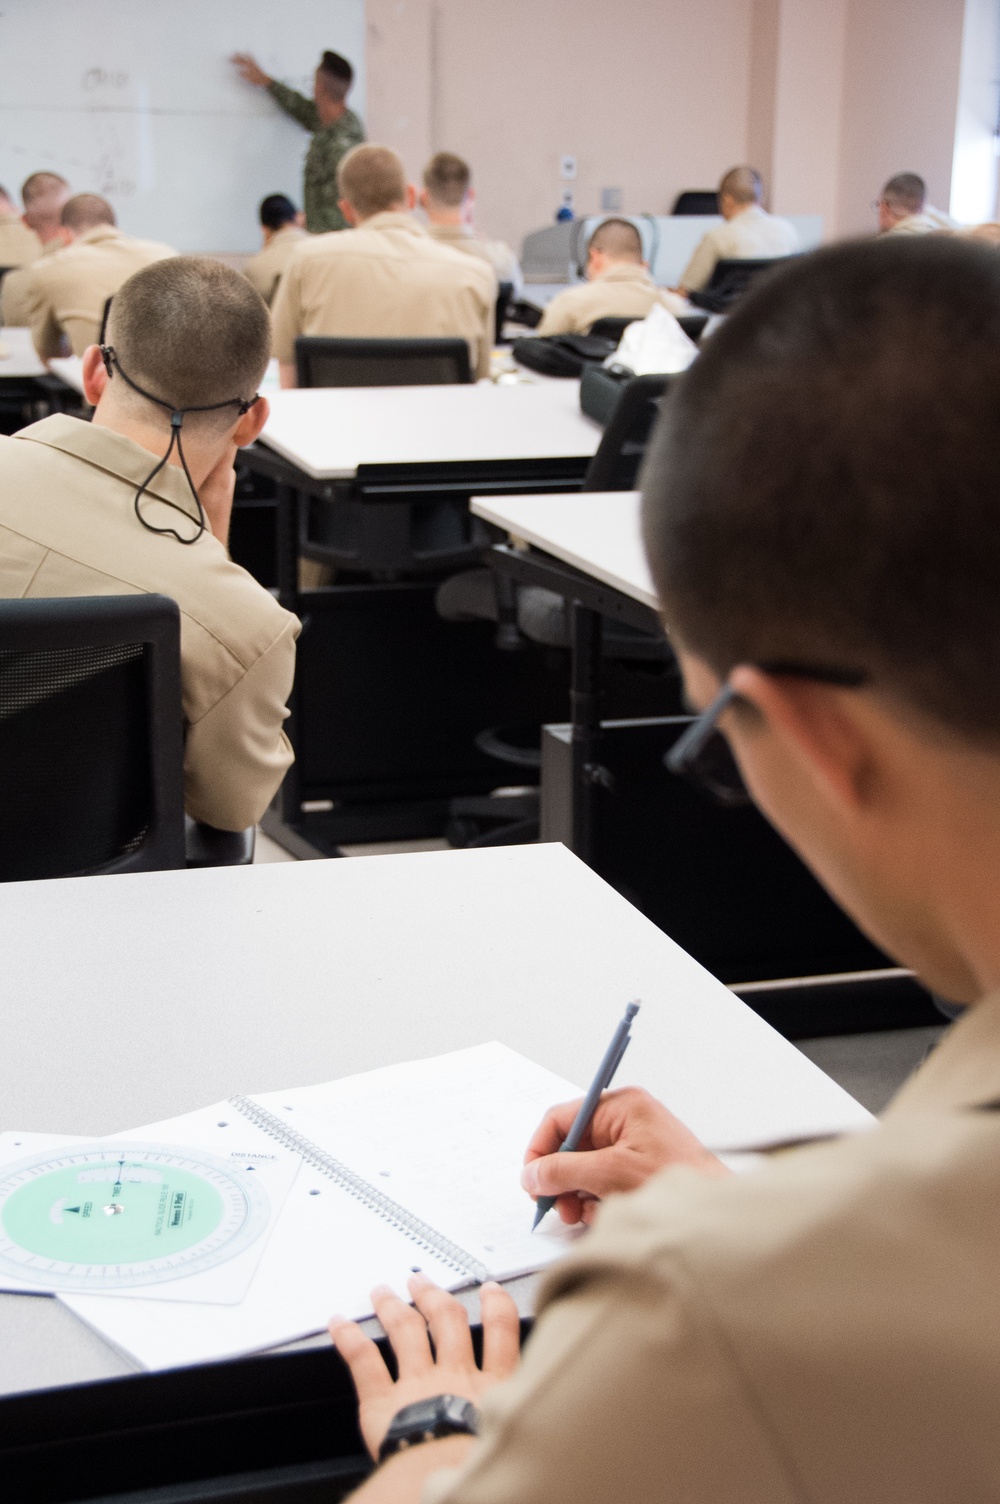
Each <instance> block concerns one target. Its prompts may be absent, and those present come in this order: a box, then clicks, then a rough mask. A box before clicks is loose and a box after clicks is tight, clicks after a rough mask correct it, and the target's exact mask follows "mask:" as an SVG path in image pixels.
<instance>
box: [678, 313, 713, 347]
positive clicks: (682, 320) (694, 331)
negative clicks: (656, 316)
mask: <svg viewBox="0 0 1000 1504" xmlns="http://www.w3.org/2000/svg"><path fill="white" fill-rule="evenodd" d="M708 319H709V315H708V314H707V313H681V314H678V316H677V322H678V324H680V326H681V328H682V329H683V330H684V333H685V334H686V335H687V337H688V339H690V340H693V341H694V343H695V344H697V343H698V341H699V340H700V339H701V337H702V335H703V334H704V332H705V325H706V324H707V323H708Z"/></svg>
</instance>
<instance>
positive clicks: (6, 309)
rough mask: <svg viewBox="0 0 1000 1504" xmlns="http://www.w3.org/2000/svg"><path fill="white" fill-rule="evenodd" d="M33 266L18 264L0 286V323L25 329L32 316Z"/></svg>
mask: <svg viewBox="0 0 1000 1504" xmlns="http://www.w3.org/2000/svg"><path fill="white" fill-rule="evenodd" d="M32 271H33V267H30V266H16V267H14V269H13V271H9V272H8V273H7V275H6V277H4V279H3V285H2V287H0V324H6V326H7V327H8V328H9V329H10V328H15V327H17V328H22V329H25V328H27V326H28V322H29V319H30V317H31V299H30V296H29V290H30V287H31V273H32Z"/></svg>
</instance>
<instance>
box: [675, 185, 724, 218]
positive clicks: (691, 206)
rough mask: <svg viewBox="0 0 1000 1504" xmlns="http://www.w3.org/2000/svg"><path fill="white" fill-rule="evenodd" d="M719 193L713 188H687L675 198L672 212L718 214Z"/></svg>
mask: <svg viewBox="0 0 1000 1504" xmlns="http://www.w3.org/2000/svg"><path fill="white" fill-rule="evenodd" d="M718 212H719V195H718V194H717V193H716V192H715V191H714V190H713V189H711V188H685V189H684V192H683V193H678V195H677V197H676V198H675V199H674V207H673V208H672V209H671V211H670V213H671V214H718Z"/></svg>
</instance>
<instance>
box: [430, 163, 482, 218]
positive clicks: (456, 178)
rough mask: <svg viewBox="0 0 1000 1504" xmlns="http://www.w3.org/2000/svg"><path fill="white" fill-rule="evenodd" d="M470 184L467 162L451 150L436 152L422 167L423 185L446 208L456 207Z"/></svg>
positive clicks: (469, 171)
mask: <svg viewBox="0 0 1000 1504" xmlns="http://www.w3.org/2000/svg"><path fill="white" fill-rule="evenodd" d="M471 186H472V172H471V170H470V168H469V164H468V162H464V161H463V160H462V158H461V157H457V156H456V155H455V153H454V152H453V151H439V152H436V153H435V155H434V156H433V157H431V159H430V161H429V162H428V163H427V166H426V167H425V168H424V187H425V188H426V189H427V192H428V193H429V194H430V196H431V198H432V199H434V201H435V202H436V203H438V204H443V205H444V207H445V208H446V209H457V208H458V207H459V205H460V204H461V203H462V200H463V199H464V198H465V195H466V194H467V193H468V191H469V189H470V187H471Z"/></svg>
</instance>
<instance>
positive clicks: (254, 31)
mask: <svg viewBox="0 0 1000 1504" xmlns="http://www.w3.org/2000/svg"><path fill="white" fill-rule="evenodd" d="M364 29H365V27H364V0H2V3H0V183H2V184H3V185H4V186H5V187H6V188H7V189H8V190H9V191H10V192H12V193H14V194H15V195H16V194H17V192H18V190H19V188H20V185H21V183H22V182H23V181H24V179H25V178H26V177H27V176H28V174H29V173H31V172H35V171H37V170H38V169H41V168H45V169H48V170H49V171H52V172H58V173H61V174H62V176H63V177H65V178H66V179H67V180H68V181H69V182H70V184H71V185H72V187H73V189H74V191H76V192H91V193H100V194H103V195H104V197H105V198H108V199H110V201H111V202H112V204H114V207H115V211H116V213H117V215H118V221H119V223H120V225H121V226H122V228H123V229H124V230H126V231H127V232H128V233H130V234H133V235H141V236H146V237H148V238H150V239H153V240H164V241H166V242H167V243H168V244H169V245H172V246H174V247H176V249H177V250H180V251H255V250H258V249H259V246H260V233H259V229H258V224H257V216H256V208H257V204H258V203H259V201H260V199H261V198H263V197H264V195H265V194H267V193H287V194H289V196H290V197H291V198H292V199H293V200H294V202H295V203H296V204H297V205H299V207H301V204H302V162H303V159H304V157H305V153H306V150H307V148H308V145H309V135H308V133H307V132H306V131H304V130H302V128H301V127H300V126H298V125H296V123H295V122H294V121H293V120H290V119H289V118H288V117H287V116H286V115H284V114H283V113H282V112H281V111H280V110H279V109H278V107H277V105H276V104H275V103H274V101H273V100H272V99H271V98H270V96H269V95H267V94H266V93H265V92H264V91H263V90H261V89H253V88H251V87H250V85H249V84H245V83H243V81H242V79H240V78H239V76H238V75H237V73H236V71H235V69H234V68H233V67H232V65H231V64H230V62H229V55H230V54H231V53H233V52H252V53H253V54H254V55H255V56H256V58H257V60H258V62H259V63H260V64H261V66H262V67H263V68H264V70H265V71H266V72H268V73H270V74H271V75H272V76H273V77H276V78H280V79H282V80H283V81H284V82H285V83H290V84H292V85H293V86H294V87H296V88H299V89H301V90H302V91H303V93H306V94H309V95H311V94H312V75H313V70H314V69H315V67H316V64H317V62H318V61H319V55H320V53H321V52H322V51H323V50H324V49H325V48H328V47H329V48H333V49H334V51H336V52H341V53H343V54H344V56H345V57H348V58H350V60H351V62H352V64H353V65H354V69H355V72H356V75H357V77H356V81H355V85H354V89H353V91H352V94H351V97H350V100H349V103H350V105H351V107H352V108H353V109H355V110H356V111H357V112H358V114H360V115H361V117H362V119H364Z"/></svg>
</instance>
